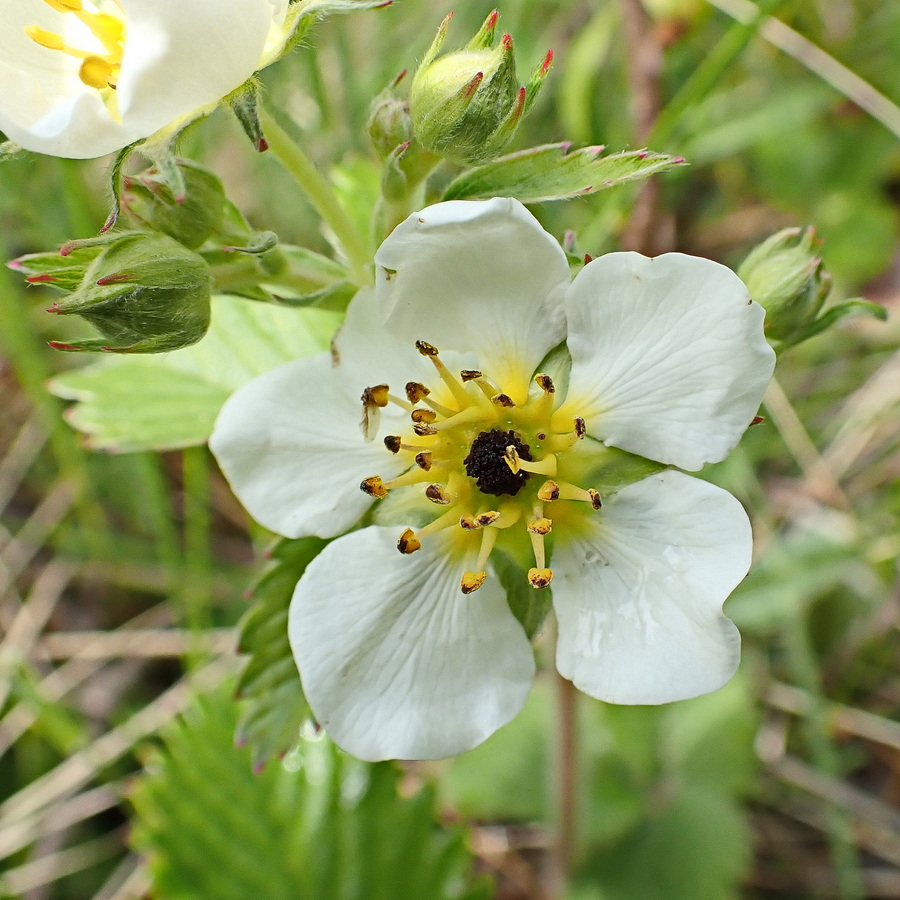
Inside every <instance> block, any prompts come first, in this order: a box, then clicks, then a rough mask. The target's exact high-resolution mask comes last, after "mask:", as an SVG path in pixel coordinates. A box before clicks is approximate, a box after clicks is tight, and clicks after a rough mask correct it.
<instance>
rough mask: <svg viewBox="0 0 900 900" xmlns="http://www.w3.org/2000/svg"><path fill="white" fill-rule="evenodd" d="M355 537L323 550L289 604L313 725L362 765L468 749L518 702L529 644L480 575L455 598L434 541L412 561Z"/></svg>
mask: <svg viewBox="0 0 900 900" xmlns="http://www.w3.org/2000/svg"><path fill="white" fill-rule="evenodd" d="M396 543H397V533H396V530H394V529H389V528H377V527H371V528H365V529H363V530H362V531H355V532H352V533H350V534H348V535H345V536H344V537H342V538H340V539H339V540H337V541H334V542H333V543H331V544H329V545H328V546H327V547H326V548H325V549H324V550H323V551H322V553H320V554H319V556H317V557H316V558H315V559H314V560H313V562H312V563H311V564H310V565H309V567H308V568H307V570H306V572H305V573H304V575H303V577H302V578H301V579H300V582H299V583H298V585H297V590H296V591H295V593H294V598H293V600H292V602H291V610H290V620H289V624H288V633H289V636H290V640H291V646H292V647H293V650H294V657H295V659H296V660H297V666H298V668H299V669H300V674H301V678H302V680H303V689H304V691H305V692H306V696H307V699H308V700H309V702H310V705H311V706H312V709H313V712H314V713H315V715H316V718H317V719H318V720H319V722H320V723H321V724H322V726H323V727H324V728H325V730H326V731H327V732H328V734H329V735H330V736H331V737H332V738H333V739H334V740H335V741H336V742H337V743H338V744H339V745H340V746H341V747H343V748H344V749H345V750H347V751H348V752H350V753H352V754H353V755H354V756H358V757H360V758H361V759H368V760H379V759H395V758H396V759H440V758H442V757H445V756H451V755H453V754H455V753H462V752H463V751H465V750H470V749H471V748H472V747H475V746H477V745H478V744H480V743H481V742H482V741H484V740H485V739H486V738H487V737H489V736H490V735H491V734H493V733H494V732H495V731H496V730H497V729H498V728H500V727H501V726H502V725H505V724H506V723H507V722H508V721H509V720H510V719H512V717H513V716H515V715H516V713H518V712H519V710H520V709H521V708H522V705H523V704H524V703H525V698H526V697H527V696H528V691H529V689H530V687H531V681H532V678H533V676H534V658H533V656H532V652H531V646H530V645H529V643H528V640H527V639H526V637H525V633H524V632H523V630H522V627H521V625H519V623H518V622H517V621H516V619H515V618H514V617H513V615H512V613H511V612H510V611H509V607H508V606H507V604H506V599H505V597H504V593H503V590H502V588H501V587H500V586H499V584H498V583H497V580H496V579H494V578H489V579H488V581H487V582H485V584H484V586H483V587H482V588H481V589H480V590H479V591H478V592H477V593H475V594H471V595H465V594H463V593H461V591H460V589H459V579H460V574H461V566H460V565H459V564H458V563H457V561H456V560H455V559H454V558H453V557H452V555H449V554H448V553H447V544H448V540H447V538H446V537H444V536H441V535H437V536H434V537H432V538H429V539H428V540H425V541H423V542H422V549H421V550H419V551H418V552H416V553H414V554H413V555H412V556H403V555H401V554H400V553H398V552H397V546H396Z"/></svg>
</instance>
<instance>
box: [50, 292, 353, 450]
mask: <svg viewBox="0 0 900 900" xmlns="http://www.w3.org/2000/svg"><path fill="white" fill-rule="evenodd" d="M339 321H340V317H339V316H338V315H337V314H336V313H332V312H328V311H325V310H318V309H285V308H281V307H277V306H272V305H269V304H263V303H253V302H250V301H247V300H241V299H239V298H235V297H226V296H222V297H214V298H213V317H212V325H211V327H210V329H209V332H208V333H207V334H206V336H205V337H204V338H203V339H202V340H201V341H200V342H199V343H197V344H194V345H193V346H191V347H185V348H184V349H182V350H176V351H174V352H172V353H168V354H161V355H159V356H141V357H138V356H109V357H107V356H103V357H101V358H99V359H98V360H97V361H96V362H93V363H91V364H90V365H88V366H85V367H84V368H82V369H74V370H72V371H71V372H66V373H64V374H62V375H59V376H57V377H56V378H54V379H53V380H52V381H51V382H50V384H49V388H50V390H51V391H52V392H53V393H54V394H56V395H57V396H58V397H62V398H64V399H66V400H75V401H76V404H75V406H73V407H72V408H71V409H70V410H69V413H68V420H69V422H70V423H71V424H72V425H73V426H74V427H75V428H77V429H78V430H79V431H82V432H84V433H85V435H87V443H88V445H89V446H91V447H93V448H96V449H103V450H113V451H136V450H169V449H173V448H177V447H190V446H194V445H197V444H202V443H204V442H205V441H206V440H207V438H208V437H209V435H210V433H211V431H212V426H213V422H214V421H215V418H216V416H217V415H218V412H219V410H220V409H221V407H222V404H223V403H224V402H225V400H226V399H227V398H228V396H229V395H230V394H231V393H232V392H233V391H234V390H235V389H237V388H238V387H240V386H241V385H242V384H244V383H245V382H247V381H249V380H250V379H251V378H254V377H256V376H257V375H261V374H262V373H263V372H266V371H268V370H269V369H272V368H274V367H275V366H277V365H280V364H281V363H284V362H288V361H290V360H292V359H297V358H298V357H301V356H309V355H311V354H313V353H318V352H319V351H321V350H324V349H326V348H327V347H328V343H329V340H330V338H331V336H332V334H333V333H334V330H335V328H336V327H337V325H338V323H339Z"/></svg>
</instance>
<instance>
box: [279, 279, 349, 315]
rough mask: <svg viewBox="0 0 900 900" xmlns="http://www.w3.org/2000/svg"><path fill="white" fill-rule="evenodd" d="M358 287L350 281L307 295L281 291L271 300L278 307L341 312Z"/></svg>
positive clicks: (340, 282)
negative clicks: (298, 307)
mask: <svg viewBox="0 0 900 900" xmlns="http://www.w3.org/2000/svg"><path fill="white" fill-rule="evenodd" d="M358 290H359V285H356V284H353V283H352V282H350V281H339V282H338V283H337V284H332V285H329V286H328V287H325V288H322V289H321V290H318V291H312V292H310V293H308V294H290V295H289V294H286V293H285V292H284V291H282V290H281V289H278V290H275V291H273V292H272V293H271V295H270V296H271V299H272V300H274V302H275V303H277V304H279V305H280V306H300V307H306V308H313V309H327V310H330V311H332V312H343V311H344V310H345V309H347V307H348V306H349V305H350V301H351V300H352V299H353V298H354V297H355V296H356V293H357V291H358Z"/></svg>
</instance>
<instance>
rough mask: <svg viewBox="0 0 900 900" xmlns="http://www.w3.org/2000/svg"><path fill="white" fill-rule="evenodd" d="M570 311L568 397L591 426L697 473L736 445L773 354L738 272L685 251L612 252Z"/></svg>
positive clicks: (587, 275)
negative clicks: (654, 253)
mask: <svg viewBox="0 0 900 900" xmlns="http://www.w3.org/2000/svg"><path fill="white" fill-rule="evenodd" d="M566 309H567V314H568V317H569V337H568V347H569V351H570V353H571V355H572V374H571V380H570V386H569V397H568V399H567V401H566V405H567V407H568V406H571V408H572V409H573V410H575V411H576V414H577V415H580V416H582V417H583V418H584V419H585V422H586V424H587V430H588V433H589V434H590V435H592V436H593V437H596V438H599V439H600V440H602V441H604V442H605V443H607V444H609V445H611V446H614V447H620V448H621V449H623V450H629V451H630V452H632V453H638V454H640V455H641V456H646V457H648V458H650V459H654V460H657V461H659V462H664V463H670V464H673V465H676V466H680V467H681V468H683V469H689V470H692V471H695V470H697V469H700V468H702V466H703V465H704V464H705V463H708V462H718V461H719V460H722V459H724V458H725V457H726V456H727V455H728V453H730V452H731V450H732V449H734V447H735V445H736V444H737V442H738V440H740V437H741V435H742V434H743V433H744V431H745V430H746V428H747V426H748V425H749V424H750V421H751V420H752V419H753V416H754V415H755V413H756V411H757V409H758V408H759V404H760V402H761V400H762V396H763V392H764V391H765V389H766V385H767V384H768V383H769V379H770V378H771V376H772V370H773V368H774V365H775V354H774V352H773V351H772V348H771V347H770V346H769V345H768V343H767V342H766V340H765V337H764V336H763V326H762V323H763V317H764V315H765V312H764V310H763V309H762V307H760V306H759V305H758V304H756V303H753V302H752V301H751V300H750V296H749V294H748V293H747V289H746V287H745V286H744V284H743V282H742V281H741V280H740V279H739V278H738V277H737V275H735V274H734V273H733V272H732V271H731V270H730V269H727V268H725V266H722V265H719V264H718V263H715V262H711V261H710V260H707V259H700V258H697V257H693V256H685V255H684V254H681V253H667V254H665V255H664V256H659V257H656V258H654V259H649V258H647V257H645V256H641V255H640V254H638V253H610V254H608V255H607V256H601V257H599V258H598V259H595V260H594V261H593V262H591V263H589V264H588V265H587V266H585V267H584V269H582V270H581V272H579V273H578V275H577V277H576V278H575V280H574V281H573V283H572V286H571V288H570V290H569V293H568V297H567V304H566Z"/></svg>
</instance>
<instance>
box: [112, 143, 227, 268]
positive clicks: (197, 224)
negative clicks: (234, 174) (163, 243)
mask: <svg viewBox="0 0 900 900" xmlns="http://www.w3.org/2000/svg"><path fill="white" fill-rule="evenodd" d="M174 165H175V167H176V169H177V170H178V173H179V178H180V180H181V184H182V185H183V186H184V194H183V195H180V196H179V195H176V194H175V193H174V192H173V191H172V189H171V187H170V184H169V183H168V182H170V181H171V175H167V176H165V178H163V177H161V175H160V173H159V172H158V171H157V170H156V169H155V168H152V167H151V168H149V169H145V170H144V171H143V172H141V173H139V174H138V175H136V176H134V177H131V176H128V177H126V178H125V179H124V180H123V185H124V193H123V194H122V197H121V202H122V211H123V212H124V213H125V214H126V215H127V216H128V217H129V218H131V219H133V220H134V221H136V222H137V223H138V225H139V226H140V227H142V228H146V229H148V230H150V231H161V232H162V233H163V234H167V235H169V237H172V238H175V240H176V241H178V242H179V243H180V244H184V246H185V247H187V248H188V249H189V250H196V249H198V248H199V247H201V246H202V245H203V244H204V243H206V241H207V240H209V239H211V238H212V239H215V238H217V237H218V236H219V233H220V231H221V230H222V226H223V219H224V214H225V203H226V198H225V188H224V187H223V185H222V182H221V180H220V179H219V177H218V176H217V175H216V174H215V173H214V172H212V171H210V170H209V169H207V168H206V167H205V166H201V165H200V164H199V163H197V162H194V161H193V160H190V159H182V158H177V159H175V160H174Z"/></svg>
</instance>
